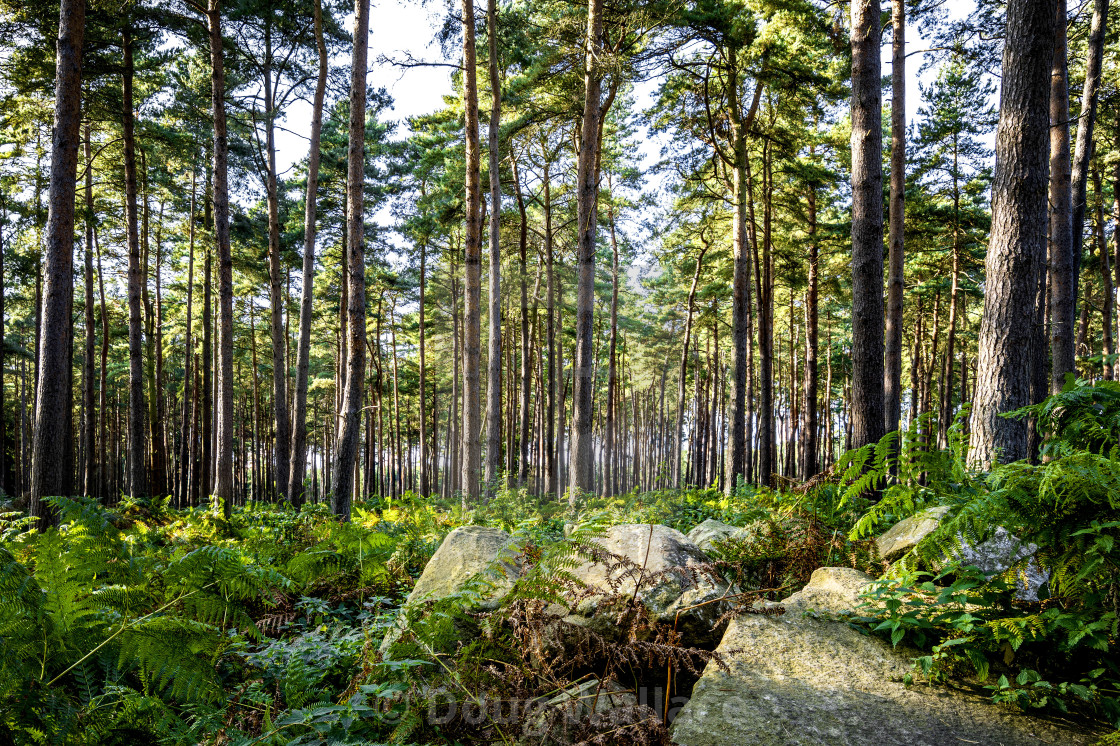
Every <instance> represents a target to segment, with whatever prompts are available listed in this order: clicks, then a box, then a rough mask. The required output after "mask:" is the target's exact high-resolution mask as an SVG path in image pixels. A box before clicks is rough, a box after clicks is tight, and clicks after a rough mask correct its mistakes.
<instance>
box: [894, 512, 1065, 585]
mask: <svg viewBox="0 0 1120 746" xmlns="http://www.w3.org/2000/svg"><path fill="white" fill-rule="evenodd" d="M949 510H950V509H949V508H948V507H944V506H942V507H937V508H929V509H927V510H923V511H922V512H920V513H916V514H914V515H912V516H910V517H909V518H906V519H904V520H902V521H899V522H898V523H896V524H895V525H894V526H892V527H891V528H890V530H889V531H887V532H886V533H885V534H883V535H882V536H880V537H879V538H877V539H876V540H875V544H876V547H877V548H878V550H879V556H880V557H882V558H883V559H884V560H887V561H891V560H896V559H898V558H899V557H902V556H903V555H904V554H906V553H907V552H909V551H910V550H912V549H914V548H915V547H916V546H918V544H920V543H921V541H922V540H923V539H925V538H926V537H927V536H929V535H930V534H932V533H933V532H934V531H935V530H936V529H937V527H938V525H939V524H940V523H941V521H942V519H944V518H945V516H946V515H948V513H949ZM957 538H958V539H959V541H960V547H959V548H958V549H957V551H955V552H953V553H952V558H953V559H954V560H956V561H959V562H960V563H961V564H963V565H975V566H976V567H978V568H979V569H980V570H981V571H982V572H983V573H984V574H985V575H988V576H989V577H994V576H996V575H1002V574H1003V573H1006V572H1007V571H1009V570H1011V569H1012V568H1013V567H1014V568H1015V574H1016V581H1017V585H1018V590H1017V591H1016V594H1015V597H1016V598H1017V599H1019V600H1020V601H1037V600H1038V591H1039V588H1041V587H1042V585H1043V584H1044V583H1046V582H1047V581H1048V580H1049V579H1050V573H1049V572H1048V571H1046V570H1045V569H1043V568H1041V567H1039V565H1038V563H1037V562H1036V561H1035V560H1034V554H1035V553H1036V552H1037V551H1038V547H1037V546H1035V545H1034V544H1029V543H1025V542H1023V541H1022V540H1020V539H1019V538H1018V537H1016V536H1015V535H1014V534H1012V533H1010V532H1009V531H1008V530H1007V529H1005V528H1004V527H1002V526H999V527H997V528H996V529H995V531H994V532H993V533H992V536H991V537H989V538H988V539H987V540H985V541H983V542H980V543H979V544H976V545H973V544H971V543H970V542H969V541H968V540H967V539H965V538H964V537H963V536H958V537H957ZM1024 560H1026V562H1024Z"/></svg>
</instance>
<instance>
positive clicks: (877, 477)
mask: <svg viewBox="0 0 1120 746" xmlns="http://www.w3.org/2000/svg"><path fill="white" fill-rule="evenodd" d="M1015 416H1021V417H1032V418H1034V419H1035V420H1036V421H1037V426H1038V428H1039V430H1040V432H1041V433H1043V434H1044V436H1045V438H1044V445H1043V451H1042V454H1041V456H1042V458H1041V459H1040V462H1039V463H1037V464H1030V463H1014V464H1008V465H1004V466H999V467H997V468H995V469H993V470H992V471H990V472H978V471H975V470H973V469H971V468H970V467H969V465H968V459H967V450H966V443H967V436H966V432H965V420H964V419H963V417H962V418H959V419H958V421H957V422H956V423H955V424H954V425H953V427H952V428H951V429H950V441H951V447H950V448H948V449H946V450H944V451H939V450H936V449H931V448H929V447H928V446H927V445H926V440H927V437H928V434H929V433H930V432H931V430H932V428H931V423H930V422H929V421H928V419H926V418H920V419H919V420H918V421H916V422H914V423H912V425H911V427H910V428H909V429H908V430H907V431H906V432H905V433H902V434H895V435H892V436H888V437H887V438H885V439H884V440H883V441H881V442H880V443H878V444H874V445H872V446H868V447H866V448H863V449H860V450H858V451H853V452H851V453H849V454H846V455H845V457H844V458H843V459H842V461H841V462H840V464H838V466H837V467H836V468H835V469H834V470H833V471H832V472H831V473H830V474H829V475H825V476H823V477H818V478H816V479H814V480H812V481H811V482H810V483H807V484H805V485H794V486H787V487H786V488H784V489H781V490H769V489H761V488H755V487H750V486H745V485H741V486H740V487H739V488H738V489H737V490H735V491H733V493H732V494H724V493H723V492H721V491H718V490H715V489H703V488H701V489H692V490H685V491H676V490H659V491H653V492H646V493H638V492H634V493H629V494H625V495H619V496H616V497H612V498H602V497H599V496H586V497H585V499H584V500H583V501H582V502H581V505H580V510H579V511H578V513H572V512H571V511H569V510H568V508H567V504H566V500H565V501H559V500H556V499H555V498H553V497H549V496H544V497H538V496H534V495H531V494H529V493H528V492H527V491H526V490H522V489H516V488H502V487H496V488H495V489H493V490H492V492H491V495H490V498H489V500H488V501H487V502H485V503H484V504H481V505H479V506H478V507H476V508H475V509H473V510H471V511H467V512H464V511H463V509H462V508H461V506H460V503H459V501H458V499H457V497H456V498H454V499H451V500H447V501H441V500H439V499H435V498H423V497H421V496H418V495H415V494H412V493H406V494H405V495H404V496H403V497H401V498H398V499H395V500H389V499H375V500H371V501H368V502H364V503H361V502H359V503H357V504H356V505H355V507H354V513H353V521H352V522H350V523H346V524H341V523H339V522H338V521H337V520H335V519H334V518H333V517H332V516H331V515H330V514H329V511H328V510H327V508H326V506H323V505H306V506H304V507H303V508H302V509H301V510H298V511H297V510H293V509H292V508H290V507H288V506H282V505H273V504H259V503H253V504H249V505H246V506H243V507H240V508H238V509H236V510H234V511H233V512H232V514H231V516H230V517H229V518H225V517H223V516H222V515H221V513H214V512H212V511H211V510H209V509H206V508H199V509H193V510H185V511H178V510H172V509H170V508H169V507H168V503H167V501H166V500H164V499H153V500H139V501H134V500H129V499H124V500H122V501H121V502H120V503H119V504H118V505H116V506H114V507H112V508H108V507H105V506H103V505H101V504H99V503H98V502H97V501H95V500H92V499H88V498H53V499H52V500H51V502H52V504H53V505H54V507H55V508H56V509H57V511H58V513H59V515H60V522H59V525H58V526H57V527H55V528H51V529H48V530H46V531H43V532H40V531H38V530H36V529H34V528H33V523H32V522H31V521H30V520H29V519H28V518H26V517H25V516H24V515H23V514H21V513H14V512H12V513H4V514H0V744H8V743H11V744H131V743H162V744H215V745H217V744H222V745H225V744H236V745H238V746H251V745H255V744H267V745H270V746H281V745H282V744H293V745H295V744H322V743H332V744H333V743H338V744H347V743H401V744H405V743H416V744H420V743H433V744H453V743H476V742H498V743H502V742H504V743H515V742H517V743H534V742H536V743H544V742H545V741H547V740H548V739H549V738H551V736H550V735H549V734H554V733H558V732H563V734H564V739H565V740H567V741H570V742H572V743H576V742H583V743H600V744H623V743H668V731H667V729H666V724H667V722H668V720H670V719H671V718H672V716H673V713H674V711H675V708H677V707H679V702H676V703H675V704H674V699H673V698H674V697H675V696H683V695H687V692H688V691H689V689H690V687H691V682H692V681H695V679H696V678H697V677H698V676H699V675H700V672H701V670H702V669H703V667H704V666H705V665H709V664H711V665H717V666H718V665H721V662H720V660H719V659H718V656H715V655H714V654H713V653H712V652H711V650H710V647H711V646H708V647H706V648H695V647H690V646H689V645H690V643H689V641H688V640H686V639H684V638H683V637H682V634H681V632H680V630H679V629H677V628H676V626H675V625H674V624H666V623H665V622H664V621H659V620H658V619H655V618H652V617H651V615H650V613H649V611H648V609H647V608H646V607H645V606H644V605H643V604H642V603H640V602H636V599H637V597H638V595H639V593H638V590H637V589H635V588H633V587H632V586H633V585H634V583H636V584H637V585H639V586H642V585H643V584H645V585H647V586H648V585H649V584H651V583H653V584H655V583H658V582H662V581H663V580H664V578H658V577H657V575H656V574H653V573H646V572H645V571H644V567H641V566H640V565H637V564H635V563H634V562H633V561H631V560H627V559H626V558H625V557H618V556H614V555H610V554H609V553H604V551H603V550H602V548H601V547H600V546H599V545H598V544H596V543H595V539H596V538H597V537H599V536H600V535H601V534H602V532H604V531H605V530H606V529H607V528H608V527H609V526H612V525H615V524H620V523H658V524H664V525H667V526H670V527H672V528H675V529H677V530H680V531H682V532H687V531H689V530H690V529H691V528H693V527H694V526H696V525H698V524H700V523H702V522H703V521H705V520H707V519H714V520H717V521H721V522H723V523H725V524H728V525H729V526H731V527H733V528H734V529H735V531H734V532H733V533H731V534H730V536H729V537H726V538H724V539H723V540H721V541H717V542H715V543H714V545H713V546H712V547H711V548H710V550H709V555H710V556H711V558H712V562H711V563H710V564H708V565H706V566H704V567H703V568H702V569H701V570H697V571H696V572H704V573H708V574H710V576H711V577H712V578H715V579H716V582H719V583H722V584H724V586H725V587H728V588H732V587H733V588H734V592H732V591H730V590H729V591H728V594H729V598H728V599H727V600H726V601H721V602H720V604H721V605H720V606H719V607H718V613H715V614H714V616H715V617H718V621H717V622H715V624H716V625H721V624H725V623H726V622H727V620H728V619H729V618H730V617H731V616H733V615H734V614H737V613H743V612H744V611H749V610H750V607H751V604H752V603H753V601H755V600H758V599H759V598H769V599H775V600H779V599H781V598H784V597H786V596H788V595H789V594H791V593H793V592H795V591H797V590H799V589H800V588H801V587H802V586H804V584H805V583H806V582H808V579H809V576H810V575H811V574H812V572H813V570H815V569H816V568H817V567H821V566H836V565H844V566H849V567H855V568H858V569H861V570H864V571H866V572H869V573H870V574H872V575H874V576H876V577H878V576H880V575H882V576H883V577H882V579H881V580H880V581H879V582H877V583H876V584H875V585H874V586H873V588H872V589H871V590H870V591H869V593H868V594H867V595H866V597H865V601H866V605H865V606H864V608H863V609H862V610H861V612H860V614H861V616H859V617H857V618H856V619H855V620H854V621H855V622H856V623H857V624H859V625H860V626H861V627H862V628H864V629H865V630H867V631H869V632H871V633H873V634H879V635H883V636H884V637H886V638H887V639H888V640H890V642H892V643H894V644H896V645H899V646H905V647H907V648H908V649H911V650H912V651H913V658H914V669H913V673H912V682H913V683H914V684H915V685H919V684H922V683H927V684H930V683H941V682H947V681H953V682H955V683H956V684H957V685H961V684H963V685H966V686H973V687H975V688H977V689H978V690H980V691H984V692H986V693H987V695H988V696H989V697H991V699H992V700H993V701H995V702H1004V703H1010V704H1013V705H1016V706H1018V707H1021V708H1024V709H1036V708H1045V709H1058V710H1062V709H1064V710H1067V711H1077V712H1081V713H1084V714H1088V715H1090V716H1093V717H1103V718H1105V719H1108V720H1111V721H1113V722H1116V721H1117V718H1118V715H1120V706H1118V701H1120V699H1118V697H1120V671H1118V670H1117V664H1118V661H1117V658H1116V655H1115V640H1116V637H1117V633H1118V611H1120V609H1118V605H1120V575H1118V573H1117V571H1118V569H1120V567H1118V565H1120V544H1118V542H1117V539H1118V538H1120V513H1118V510H1117V509H1118V507H1120V471H1118V467H1117V463H1120V459H1118V457H1120V450H1118V449H1120V442H1118V437H1120V386H1118V385H1115V384H1100V385H1097V386H1088V385H1085V384H1071V385H1070V386H1069V387H1067V390H1066V391H1065V392H1063V393H1062V394H1060V395H1058V396H1056V397H1052V398H1051V399H1049V400H1047V402H1045V403H1044V404H1043V405H1039V406H1038V407H1035V408H1031V409H1030V410H1024V411H1022V412H1019V413H1016V415H1015ZM934 506H941V507H946V508H948V513H947V515H946V516H945V518H944V519H943V520H942V521H941V523H940V525H939V527H938V529H937V530H936V531H935V532H934V533H932V534H931V535H930V536H929V537H927V538H926V539H925V540H924V541H923V542H922V543H921V544H919V545H918V546H917V547H916V548H915V549H914V550H913V551H912V552H910V553H909V554H908V555H906V556H905V557H903V558H902V559H901V560H899V561H898V562H895V563H894V565H893V566H891V568H890V569H889V570H887V567H886V564H885V563H884V562H883V561H882V558H880V557H879V556H878V554H877V551H876V545H875V542H874V541H873V538H874V537H875V536H876V535H878V534H880V533H882V531H883V530H885V529H886V528H888V527H889V526H890V525H892V524H893V523H895V522H897V521H899V520H902V519H905V518H906V517H908V516H911V515H914V514H915V513H917V512H919V511H922V510H924V509H926V508H930V507H934ZM471 523H475V524H484V525H489V526H494V527H499V528H502V529H503V530H505V531H507V532H509V533H510V534H511V536H512V544H511V548H510V549H509V555H508V556H506V557H504V558H503V562H504V564H503V563H497V564H495V565H493V566H492V567H491V570H490V572H488V573H484V574H482V575H480V576H477V577H476V578H475V579H474V580H472V581H471V582H468V583H467V584H466V585H465V586H464V587H462V588H461V589H460V590H459V591H458V592H457V593H455V594H453V595H452V596H449V597H446V598H443V599H439V600H436V601H430V602H422V603H416V604H411V605H409V606H407V607H405V606H404V605H403V602H404V599H405V597H406V596H407V594H408V593H409V591H410V590H411V588H412V587H413V585H414V583H415V580H416V578H417V577H418V576H419V575H420V573H421V572H422V571H423V569H424V566H425V565H426V563H427V562H428V560H429V559H430V558H431V556H432V554H433V553H434V552H435V551H436V549H437V548H438V546H439V545H440V542H441V541H442V540H443V538H444V537H445V536H446V535H447V533H448V532H449V531H451V530H452V529H454V528H455V527H457V526H461V525H465V524H471ZM997 527H1002V528H1003V529H1004V530H1006V531H1008V532H1010V533H1012V534H1014V535H1015V536H1016V537H1018V538H1019V539H1021V540H1022V542H1024V543H1025V544H1033V545H1036V547H1037V551H1036V552H1035V553H1034V555H1033V556H1034V559H1033V560H1032V561H1033V562H1035V563H1037V565H1038V566H1040V567H1041V568H1044V569H1045V570H1046V571H1047V572H1048V573H1049V577H1048V581H1047V582H1046V583H1044V584H1043V585H1042V586H1041V587H1040V588H1038V595H1039V600H1029V601H1028V600H1023V598H1022V596H1023V592H1022V591H1023V582H1024V575H1023V573H1022V571H1023V570H1024V569H1025V563H1026V559H1022V561H1020V562H1019V563H1018V564H1012V565H1011V566H1008V567H1007V568H1006V569H1005V571H1003V572H1001V573H996V574H994V575H990V574H989V575H986V574H984V573H983V572H980V571H979V570H978V569H977V568H972V567H967V566H962V565H961V563H960V562H959V561H957V559H958V558H959V557H960V556H961V555H960V552H961V550H962V547H963V546H965V545H968V546H976V545H978V544H980V543H982V542H984V541H986V540H988V539H989V538H990V537H991V536H992V534H993V532H994V531H995V529H996V528H997ZM592 560H595V561H598V562H600V563H601V564H604V565H606V566H609V567H610V568H612V571H613V572H614V573H615V577H616V579H617V582H618V585H617V586H616V587H612V588H611V589H610V592H608V593H606V594H605V595H604V596H603V598H600V599H598V601H597V603H598V608H599V609H600V610H602V613H600V614H598V616H597V619H598V621H597V622H596V623H595V624H583V623H577V621H573V620H572V619H571V618H569V617H567V616H566V615H567V613H568V610H569V609H571V608H573V607H574V606H575V605H578V604H579V603H580V602H581V601H582V600H583V599H585V598H586V597H587V594H588V593H589V592H590V591H588V589H586V588H583V587H581V584H580V583H579V582H578V581H576V580H575V578H574V577H573V574H572V572H573V570H574V569H575V568H576V567H577V566H578V565H579V564H580V563H582V562H588V561H592ZM511 566H515V567H517V568H518V569H517V572H516V573H515V574H514V575H513V576H512V577H505V576H504V573H506V572H507V571H508V568H509V567H511ZM503 568H507V569H503ZM884 570H887V571H886V573H885V574H884ZM626 582H630V583H631V585H630V586H626V585H625V583H626ZM496 586H501V587H502V588H503V589H504V590H505V591H508V592H506V593H505V595H504V597H503V598H502V600H501V602H500V603H490V602H489V601H488V599H492V598H493V592H494V589H495V587H496ZM387 635H388V636H389V637H390V638H391V641H395V642H393V644H389V645H385V646H382V641H383V639H385V638H386V636H387ZM651 684H656V685H657V686H658V687H661V689H662V690H663V696H662V698H661V699H659V700H656V701H654V700H651V699H648V698H645V697H644V696H643V697H638V696H636V693H637V692H644V691H646V690H647V689H649V688H650V686H651ZM606 702H609V703H610V704H611V706H610V707H606V706H605V705H604V704H603V703H606ZM558 729H559V730H558ZM534 739H535V740H534Z"/></svg>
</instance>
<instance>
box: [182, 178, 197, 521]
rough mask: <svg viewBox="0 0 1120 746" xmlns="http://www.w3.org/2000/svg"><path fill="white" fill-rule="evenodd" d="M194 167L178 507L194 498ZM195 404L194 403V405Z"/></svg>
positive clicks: (184, 345)
mask: <svg viewBox="0 0 1120 746" xmlns="http://www.w3.org/2000/svg"><path fill="white" fill-rule="evenodd" d="M196 176H197V169H192V170H191V202H190V208H189V210H188V211H187V234H188V236H187V243H188V247H189V248H188V249H187V327H186V334H185V335H184V336H185V337H186V339H185V340H184V344H183V348H184V350H185V352H184V354H183V408H182V418H183V422H182V425H181V430H180V432H181V435H180V443H179V468H180V473H179V508H186V507H193V506H194V502H193V499H192V496H191V494H190V487H191V480H190V477H191V459H190V456H191V450H190V446H191V441H192V440H193V436H192V433H193V427H192V422H191V420H192V417H191V406H192V403H193V398H194V397H192V395H191V362H192V360H191V357H192V355H193V354H194V340H193V339H192V332H193V331H194V330H193V328H192V323H193V316H194V223H195V219H194V210H195V187H196ZM196 408H197V405H196Z"/></svg>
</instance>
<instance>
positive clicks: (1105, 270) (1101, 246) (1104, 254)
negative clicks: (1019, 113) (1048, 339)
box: [1093, 167, 1120, 381]
mask: <svg viewBox="0 0 1120 746" xmlns="http://www.w3.org/2000/svg"><path fill="white" fill-rule="evenodd" d="M1093 193H1094V194H1096V197H1097V209H1096V220H1095V221H1094V226H1093V228H1094V230H1093V235H1094V237H1095V238H1096V241H1097V251H1098V252H1099V253H1100V256H1101V282H1102V284H1103V285H1104V302H1103V303H1102V304H1101V306H1102V308H1101V328H1102V332H1103V333H1102V335H1101V336H1102V337H1103V340H1102V352H1103V353H1104V362H1103V376H1104V379H1105V380H1106V381H1111V380H1112V379H1113V375H1112V373H1113V371H1112V355H1113V354H1114V353H1115V347H1114V345H1113V339H1114V337H1113V328H1112V317H1113V313H1114V312H1115V310H1116V295H1115V291H1114V289H1113V288H1114V286H1113V283H1112V266H1111V265H1112V262H1111V261H1109V259H1110V258H1109V255H1108V244H1107V243H1106V242H1105V237H1104V191H1103V184H1102V183H1101V172H1100V170H1099V168H1095V167H1094V168H1093ZM1118 240H1120V237H1118Z"/></svg>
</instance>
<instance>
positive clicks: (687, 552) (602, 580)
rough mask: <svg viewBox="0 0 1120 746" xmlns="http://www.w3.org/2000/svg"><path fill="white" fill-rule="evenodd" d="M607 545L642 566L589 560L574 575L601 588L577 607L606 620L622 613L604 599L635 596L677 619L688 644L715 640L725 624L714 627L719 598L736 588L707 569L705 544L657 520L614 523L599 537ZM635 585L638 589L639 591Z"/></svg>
mask: <svg viewBox="0 0 1120 746" xmlns="http://www.w3.org/2000/svg"><path fill="white" fill-rule="evenodd" d="M595 541H596V542H597V543H598V544H599V545H600V546H601V547H602V548H603V549H604V550H605V551H607V552H609V553H611V554H613V555H618V556H620V557H625V558H626V559H628V560H629V561H630V562H631V563H633V564H634V565H636V566H637V567H638V568H639V569H638V570H637V571H635V570H633V569H632V568H631V569H627V568H625V567H610V566H609V565H608V564H604V563H600V562H585V563H583V564H582V565H580V566H579V567H577V568H575V569H573V570H572V576H573V577H574V578H575V579H576V580H579V581H580V582H582V583H584V584H585V585H586V586H588V588H590V589H592V590H594V591H596V593H595V594H594V595H592V596H590V597H588V598H583V599H581V600H579V602H578V605H577V606H576V609H575V611H576V613H577V614H579V615H580V616H584V617H598V618H599V619H600V620H601V621H603V622H604V624H603V625H602V626H599V625H592V626H593V628H596V631H598V630H599V629H602V628H607V627H609V626H610V623H609V621H608V620H609V619H610V618H612V617H615V616H617V611H618V610H617V609H613V608H607V606H608V605H606V604H604V603H603V601H604V600H605V599H606V598H607V597H609V596H614V595H616V594H617V595H620V596H624V597H626V596H630V597H635V600H637V601H639V602H641V603H642V604H644V605H645V606H646V608H647V609H648V610H649V612H650V614H651V616H653V617H655V618H656V619H658V620H659V621H661V622H664V623H667V624H674V623H676V624H677V629H678V631H680V632H681V633H682V634H683V636H684V640H685V644H686V645H703V644H711V643H714V642H715V641H717V640H718V639H719V637H718V635H719V634H720V633H721V632H722V630H721V629H720V630H716V629H713V626H714V625H715V624H716V622H717V620H718V619H719V618H720V616H721V615H722V614H723V612H724V611H726V609H727V606H726V602H724V601H721V600H720V599H721V598H722V597H723V596H725V595H728V594H730V593H733V592H734V590H733V589H730V588H729V587H728V585H727V583H725V582H724V581H723V580H722V579H721V578H720V577H719V576H718V575H717V574H716V573H714V572H712V571H711V570H709V569H704V568H703V565H706V564H707V563H708V562H709V561H710V560H709V558H708V556H707V555H705V554H704V553H703V552H702V551H700V548H699V547H697V546H696V545H695V544H693V543H692V542H691V541H689V540H688V538H687V537H686V536H685V535H684V534H682V533H681V532H680V531H677V530H676V529H673V528H669V527H668V526H662V525H658V524H649V523H629V524H622V525H619V526H612V527H611V528H610V529H608V530H607V532H606V534H605V535H604V536H602V537H600V538H598V539H596V540H595ZM635 588H637V593H636V594H635Z"/></svg>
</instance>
